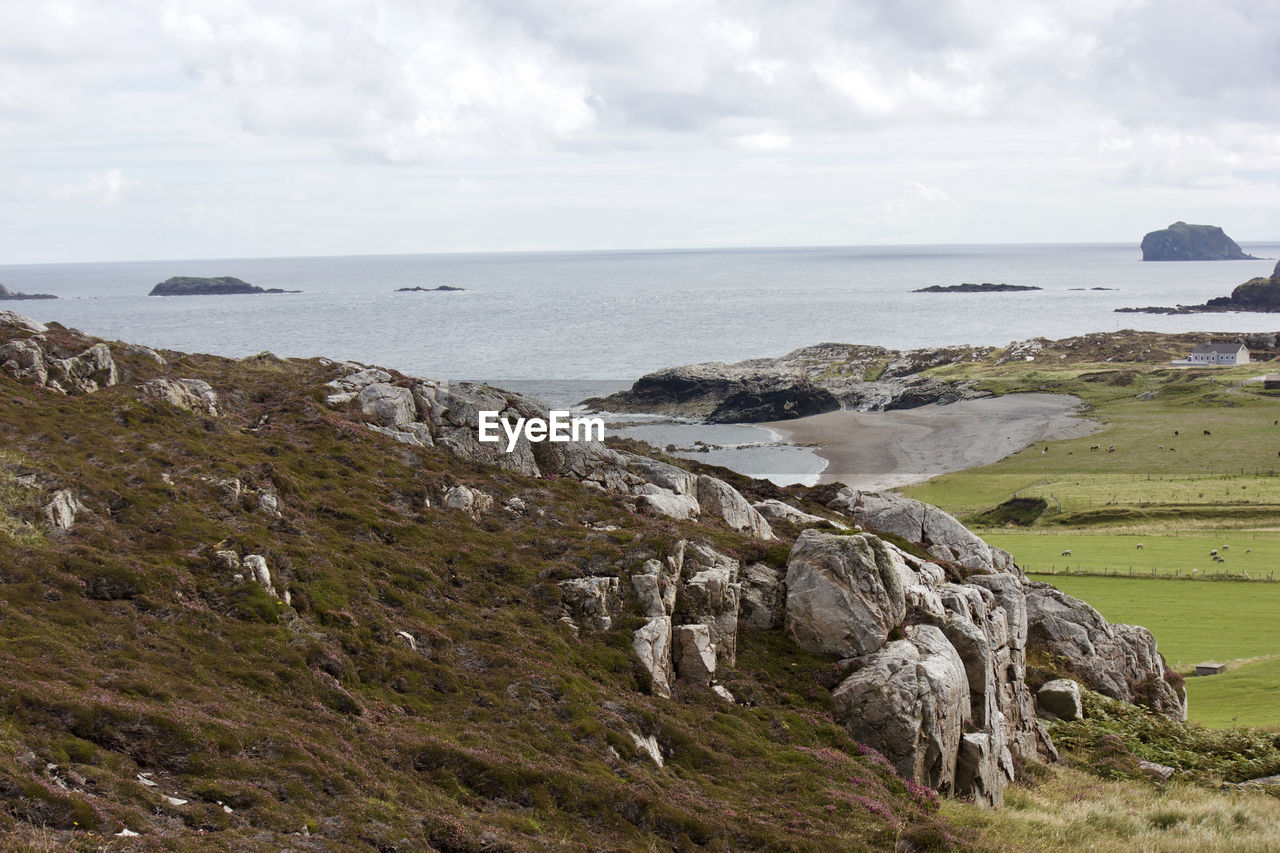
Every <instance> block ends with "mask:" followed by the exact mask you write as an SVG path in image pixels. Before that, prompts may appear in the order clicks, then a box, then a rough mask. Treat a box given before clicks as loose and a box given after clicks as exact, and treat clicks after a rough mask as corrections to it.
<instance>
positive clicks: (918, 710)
mask: <svg viewBox="0 0 1280 853" xmlns="http://www.w3.org/2000/svg"><path fill="white" fill-rule="evenodd" d="M906 633H907V639H905V640H895V641H893V642H890V643H887V644H886V645H885V646H884V647H883V648H881V649H879V650H878V651H876V652H874V653H873V654H871V655H869V656H867V657H866V658H864V659H862V660H860V661H858V663H859V664H860V668H859V669H858V670H857V671H856V672H854V673H853V674H852V675H850V676H849V677H848V678H846V679H845V680H844V681H843V682H842V683H841V684H840V686H839V687H837V688H836V689H835V691H834V692H833V693H832V694H831V698H832V701H833V703H834V705H835V712H836V719H837V720H838V721H840V722H841V723H843V724H844V726H845V727H846V728H847V729H848V730H849V733H850V734H851V735H852V736H853V737H854V738H855V739H856V740H858V741H859V742H861V743H865V744H867V745H869V746H872V747H874V748H875V749H877V750H879V751H880V752H881V753H883V754H884V756H885V757H886V758H888V759H889V762H890V763H891V764H893V766H894V768H895V769H896V770H897V771H898V773H900V774H901V775H902V776H903V777H905V778H908V779H915V780H917V781H919V782H921V783H922V784H925V785H928V786H929V787H931V788H934V789H936V790H939V791H942V792H944V793H950V792H952V791H953V790H954V786H955V779H956V757H957V754H958V752H959V748H960V738H961V734H962V733H963V721H964V716H965V713H966V712H967V711H968V709H969V687H968V682H967V680H966V677H965V672H964V664H963V663H962V662H961V660H960V657H959V655H957V654H956V650H955V649H954V648H952V646H951V644H950V643H949V642H947V638H946V637H945V636H943V634H942V632H941V631H939V630H938V629H937V628H935V627H933V626H932V625H913V626H909V627H908V628H907V629H906Z"/></svg>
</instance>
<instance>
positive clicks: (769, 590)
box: [738, 563, 787, 630]
mask: <svg viewBox="0 0 1280 853" xmlns="http://www.w3.org/2000/svg"><path fill="white" fill-rule="evenodd" d="M739 577H740V580H741V584H742V593H741V596H740V598H739V600H738V622H739V624H742V625H749V626H751V627H752V628H760V629H763V630H772V629H774V628H781V627H782V621H783V611H784V609H785V607H786V603H787V587H786V581H785V580H784V578H785V577H786V570H785V569H775V568H773V567H772V566H766V565H765V564H764V563H752V564H750V565H748V566H747V567H746V568H744V569H743V570H742V573H741V575H740V576H739Z"/></svg>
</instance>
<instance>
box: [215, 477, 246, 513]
mask: <svg viewBox="0 0 1280 853" xmlns="http://www.w3.org/2000/svg"><path fill="white" fill-rule="evenodd" d="M214 485H216V486H217V487H218V488H219V489H221V490H222V505H223V506H225V507H226V508H227V509H238V508H239V507H240V496H241V495H242V494H244V491H245V489H244V484H243V483H241V482H240V481H239V480H237V479H234V478H233V479H230V480H219V481H218V482H217V483H215V484H214Z"/></svg>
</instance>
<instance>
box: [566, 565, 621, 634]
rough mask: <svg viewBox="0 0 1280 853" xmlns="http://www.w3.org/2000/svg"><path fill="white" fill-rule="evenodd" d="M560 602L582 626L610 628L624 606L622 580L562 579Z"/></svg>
mask: <svg viewBox="0 0 1280 853" xmlns="http://www.w3.org/2000/svg"><path fill="white" fill-rule="evenodd" d="M560 602H561V603H562V604H563V605H564V606H565V607H567V608H568V609H569V614H570V616H572V617H573V619H574V620H575V621H576V622H577V623H578V625H579V626H581V627H582V628H586V629H589V630H592V631H608V630H609V629H610V628H612V627H613V617H614V616H615V615H616V614H617V613H618V611H619V609H620V608H621V605H622V602H621V600H620V599H619V597H618V579H617V578H613V577H595V578H572V579H570V580H567V581H560Z"/></svg>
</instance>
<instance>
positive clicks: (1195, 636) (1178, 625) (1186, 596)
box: [1034, 549, 1280, 727]
mask: <svg viewBox="0 0 1280 853" xmlns="http://www.w3.org/2000/svg"><path fill="white" fill-rule="evenodd" d="M1144 550H1145V549H1144ZM1034 579H1035V580H1044V581H1048V582H1050V583H1052V584H1053V585H1055V586H1057V587H1058V588H1059V589H1061V590H1063V591H1064V592H1066V593H1068V594H1069V595H1074V596H1076V597H1077V598H1081V599H1083V600H1085V601H1087V602H1089V603H1090V604H1091V605H1093V606H1094V607H1096V608H1097V609H1098V611H1099V612H1100V613H1102V615H1103V616H1104V617H1106V618H1107V619H1108V620H1110V621H1113V622H1127V623H1130V624H1137V625H1144V626H1146V627H1147V628H1148V629H1149V630H1150V631H1151V633H1152V634H1153V635H1155V638H1156V641H1157V642H1158V643H1159V645H1160V651H1161V652H1163V653H1164V656H1165V660H1167V661H1168V663H1169V665H1170V666H1171V667H1173V668H1174V669H1176V670H1178V671H1179V672H1183V673H1186V672H1188V671H1190V670H1191V669H1192V668H1193V667H1194V666H1195V665H1196V664H1197V663H1200V662H1203V661H1211V660H1212V661H1218V662H1221V663H1226V664H1229V668H1228V671H1227V672H1226V673H1224V674H1223V675H1215V676H1211V677H1207V678H1188V679H1187V695H1188V698H1189V707H1190V716H1191V719H1192V720H1193V721H1195V722H1199V723H1203V724H1204V725H1207V726H1218V727H1228V726H1233V725H1245V726H1280V618H1277V617H1278V616H1280V583H1256V582H1255V583H1245V582H1231V581H1185V580H1172V579H1168V580H1160V579H1157V580H1152V579H1150V578H1146V579H1142V578H1134V579H1130V578H1110V577H1075V576H1062V575H1055V576H1052V577H1050V576H1044V575H1036V576H1035V578H1034ZM1257 658H1264V660H1258V661H1254V660H1253V659H1257Z"/></svg>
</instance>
